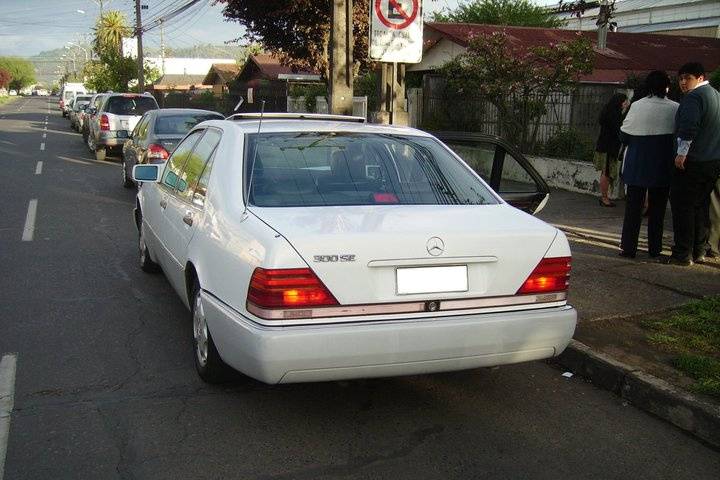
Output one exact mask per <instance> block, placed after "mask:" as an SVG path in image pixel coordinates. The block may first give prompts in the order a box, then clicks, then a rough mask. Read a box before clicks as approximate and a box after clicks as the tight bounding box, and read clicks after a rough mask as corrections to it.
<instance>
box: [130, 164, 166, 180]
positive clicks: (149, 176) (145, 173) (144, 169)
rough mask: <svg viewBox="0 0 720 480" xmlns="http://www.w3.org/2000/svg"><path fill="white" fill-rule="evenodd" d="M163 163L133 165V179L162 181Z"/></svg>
mask: <svg viewBox="0 0 720 480" xmlns="http://www.w3.org/2000/svg"><path fill="white" fill-rule="evenodd" d="M160 167H161V165H153V164H148V163H146V164H141V165H135V166H134V167H133V174H132V176H133V180H135V181H136V182H153V183H157V182H158V181H160Z"/></svg>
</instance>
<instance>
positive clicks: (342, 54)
mask: <svg viewBox="0 0 720 480" xmlns="http://www.w3.org/2000/svg"><path fill="white" fill-rule="evenodd" d="M330 42H331V44H332V49H331V51H330V52H331V53H330V113H334V114H339V115H352V96H353V2H352V0H333V12H332V33H331V39H330Z"/></svg>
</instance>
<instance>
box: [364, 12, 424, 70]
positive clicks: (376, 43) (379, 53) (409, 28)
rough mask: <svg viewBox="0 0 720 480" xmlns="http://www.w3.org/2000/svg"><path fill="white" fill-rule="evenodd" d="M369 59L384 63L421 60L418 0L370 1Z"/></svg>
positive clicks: (420, 26)
mask: <svg viewBox="0 0 720 480" xmlns="http://www.w3.org/2000/svg"><path fill="white" fill-rule="evenodd" d="M370 1H371V8H370V58H371V59H372V60H377V61H380V62H388V63H419V62H420V61H421V60H422V32H423V22H422V4H421V0H370Z"/></svg>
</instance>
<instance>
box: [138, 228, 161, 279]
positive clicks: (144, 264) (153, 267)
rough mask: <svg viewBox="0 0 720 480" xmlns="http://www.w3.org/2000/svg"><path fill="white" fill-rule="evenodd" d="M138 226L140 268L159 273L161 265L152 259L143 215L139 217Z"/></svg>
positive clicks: (147, 271)
mask: <svg viewBox="0 0 720 480" xmlns="http://www.w3.org/2000/svg"><path fill="white" fill-rule="evenodd" d="M139 222H140V225H139V226H138V250H139V251H140V269H141V270H142V271H143V272H145V273H158V272H159V271H160V265H158V264H157V263H155V262H153V261H152V258H151V257H150V249H149V248H148V246H147V243H145V227H144V226H143V223H142V216H141V217H140V219H139Z"/></svg>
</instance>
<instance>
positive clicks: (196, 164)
mask: <svg viewBox="0 0 720 480" xmlns="http://www.w3.org/2000/svg"><path fill="white" fill-rule="evenodd" d="M219 142H220V132H219V131H218V130H215V129H214V128H210V129H208V130H207V131H206V132H205V135H203V137H202V138H201V139H200V140H199V141H198V142H197V143H196V144H195V148H194V149H193V151H192V152H190V155H188V158H187V161H186V162H185V168H183V171H182V173H181V175H180V177H181V180H182V181H180V182H178V186H177V193H178V195H180V198H183V199H184V200H186V201H188V202H189V201H191V199H192V194H193V190H194V188H195V186H196V185H197V182H198V179H199V178H200V176H201V175H202V172H203V169H204V168H205V165H206V164H207V162H208V160H209V159H210V157H211V156H212V154H213V152H214V151H215V147H217V145H218V143H219Z"/></svg>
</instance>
